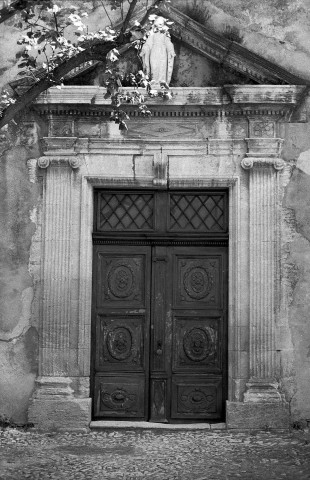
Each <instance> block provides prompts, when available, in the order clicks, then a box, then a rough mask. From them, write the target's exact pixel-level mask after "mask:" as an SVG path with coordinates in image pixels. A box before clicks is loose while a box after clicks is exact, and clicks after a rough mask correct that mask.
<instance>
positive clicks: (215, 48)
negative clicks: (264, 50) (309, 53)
mask: <svg viewBox="0 0 310 480" xmlns="http://www.w3.org/2000/svg"><path fill="white" fill-rule="evenodd" d="M158 11H159V12H161V13H162V15H163V16H164V17H167V18H170V20H172V22H173V24H172V26H171V34H172V37H174V38H176V39H178V40H180V41H182V42H184V43H185V44H186V45H187V46H188V47H189V48H191V49H192V50H194V51H196V52H197V53H200V54H201V55H203V56H205V57H206V58H208V59H210V60H212V61H214V62H216V63H220V64H221V65H224V66H228V67H230V68H232V69H233V70H235V71H238V72H240V73H241V74H244V75H246V76H248V77H250V78H252V79H253V80H254V81H256V82H258V83H260V84H262V83H265V84H268V83H270V84H282V83H285V84H296V85H306V84H309V81H307V80H304V79H301V78H300V77H298V76H296V75H294V74H292V73H290V72H288V71H287V70H285V69H284V68H282V67H280V66H278V65H275V64H274V63H272V62H269V61H268V60H265V59H264V58H263V57H261V56H260V55H257V54H255V53H254V52H251V51H250V50H248V49H247V48H245V47H243V46H242V45H239V44H238V43H236V42H233V41H230V40H228V39H226V38H224V37H223V36H221V35H219V34H217V33H216V32H215V31H213V30H211V29H210V28H207V27H204V26H202V25H200V24H199V23H197V22H195V21H194V20H191V19H190V18H189V17H188V16H186V15H185V14H184V13H181V12H180V11H179V10H178V9H177V8H175V7H173V6H172V5H171V6H169V9H166V8H165V7H164V6H160V5H159V8H158V10H157V11H156V13H157V14H158Z"/></svg>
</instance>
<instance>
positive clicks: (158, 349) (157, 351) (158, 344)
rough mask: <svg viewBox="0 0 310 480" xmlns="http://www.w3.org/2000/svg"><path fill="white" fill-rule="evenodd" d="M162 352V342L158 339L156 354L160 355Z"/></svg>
mask: <svg viewBox="0 0 310 480" xmlns="http://www.w3.org/2000/svg"><path fill="white" fill-rule="evenodd" d="M162 354H163V347H162V342H160V341H158V342H157V349H156V355H158V356H159V357H160V356H161V355H162Z"/></svg>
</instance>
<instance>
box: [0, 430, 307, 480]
mask: <svg viewBox="0 0 310 480" xmlns="http://www.w3.org/2000/svg"><path fill="white" fill-rule="evenodd" d="M240 478H241V479H246V480H251V479H255V480H256V479H264V480H270V479H277V480H278V479H287V480H295V479H296V480H304V479H310V435H309V434H306V433H304V432H297V433H291V434H289V433H287V434H274V433H269V432H264V433H257V434H252V435H251V434H245V433H229V432H225V431H223V432H221V433H219V432H212V431H192V430H190V431H183V430H177V431H170V430H168V431H162V430H158V431H150V430H113V431H109V430H106V431H100V432H91V433H88V434H72V433H71V434H64V433H62V434H59V433H58V434H53V433H50V434H39V433H34V432H31V431H24V430H18V429H10V428H9V429H0V479H1V480H11V479H12V480H24V479H31V480H39V479H40V480H45V479H57V480H58V479H66V480H71V479H72V480H73V479H74V480H79V479H93V480H96V479H111V480H112V479H115V480H124V479H125V480H136V479H154V480H173V479H180V480H217V479H221V480H222V479H223V480H233V479H240Z"/></svg>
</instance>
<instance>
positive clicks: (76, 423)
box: [28, 377, 91, 432]
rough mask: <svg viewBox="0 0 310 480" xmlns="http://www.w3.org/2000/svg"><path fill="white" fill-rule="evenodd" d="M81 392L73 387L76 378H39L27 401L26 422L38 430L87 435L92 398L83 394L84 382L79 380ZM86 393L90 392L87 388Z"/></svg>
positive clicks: (84, 390) (76, 380)
mask: <svg viewBox="0 0 310 480" xmlns="http://www.w3.org/2000/svg"><path fill="white" fill-rule="evenodd" d="M81 380H82V381H81V382H80V384H81V385H82V388H81V391H80V392H74V390H73V388H72V384H74V383H79V382H78V379H71V378H69V377H39V378H38V379H37V380H36V390H35V391H34V394H33V396H32V399H31V401H30V405H29V410H28V421H29V423H33V425H34V428H35V429H36V430H38V431H45V432H46V431H57V432H88V431H89V424H90V422H91V398H88V397H86V396H84V395H83V396H82V397H81V395H80V394H81V393H82V394H83V393H84V394H85V393H86V390H87V389H85V381H83V380H87V381H88V379H81ZM88 391H89V389H88Z"/></svg>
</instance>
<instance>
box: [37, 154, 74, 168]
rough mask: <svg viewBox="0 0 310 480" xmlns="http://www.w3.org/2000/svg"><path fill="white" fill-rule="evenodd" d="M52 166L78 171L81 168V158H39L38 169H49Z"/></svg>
mask: <svg viewBox="0 0 310 480" xmlns="http://www.w3.org/2000/svg"><path fill="white" fill-rule="evenodd" d="M50 165H56V166H58V167H71V168H72V169H77V168H79V167H80V165H81V162H80V158H79V157H77V156H70V157H62V156H60V157H56V156H46V157H40V158H38V167H40V168H48V167H49V166H50Z"/></svg>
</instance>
